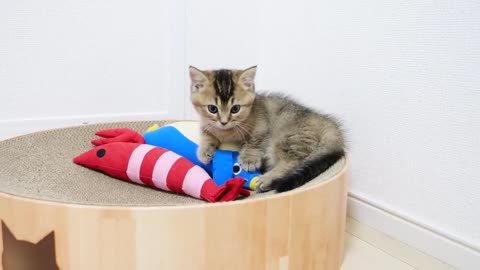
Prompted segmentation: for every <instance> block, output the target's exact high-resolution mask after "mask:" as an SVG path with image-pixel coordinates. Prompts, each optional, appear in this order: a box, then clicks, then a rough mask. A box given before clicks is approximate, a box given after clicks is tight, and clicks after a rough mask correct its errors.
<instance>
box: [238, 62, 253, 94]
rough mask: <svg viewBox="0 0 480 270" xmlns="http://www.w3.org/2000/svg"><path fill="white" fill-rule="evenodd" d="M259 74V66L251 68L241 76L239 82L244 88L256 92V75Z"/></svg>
mask: <svg viewBox="0 0 480 270" xmlns="http://www.w3.org/2000/svg"><path fill="white" fill-rule="evenodd" d="M256 73H257V66H253V67H249V68H247V69H245V70H244V71H242V74H240V77H239V80H238V81H239V82H240V84H242V86H243V87H244V88H245V89H247V90H250V91H255V75H256Z"/></svg>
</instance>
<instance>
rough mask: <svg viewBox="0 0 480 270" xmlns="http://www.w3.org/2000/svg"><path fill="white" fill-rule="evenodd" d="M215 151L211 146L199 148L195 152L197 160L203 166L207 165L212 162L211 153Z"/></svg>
mask: <svg viewBox="0 0 480 270" xmlns="http://www.w3.org/2000/svg"><path fill="white" fill-rule="evenodd" d="M215 150H217V149H216V148H215V147H213V146H212V145H207V146H199V147H198V150H197V158H198V160H200V162H202V163H203V164H208V163H210V162H211V161H212V158H213V153H215Z"/></svg>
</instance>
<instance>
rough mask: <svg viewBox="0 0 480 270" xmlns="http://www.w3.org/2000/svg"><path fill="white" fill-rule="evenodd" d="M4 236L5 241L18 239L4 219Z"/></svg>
mask: <svg viewBox="0 0 480 270" xmlns="http://www.w3.org/2000/svg"><path fill="white" fill-rule="evenodd" d="M2 237H3V242H7V240H10V241H13V240H16V239H15V236H14V235H13V233H12V232H11V231H10V229H9V228H8V227H7V224H5V222H3V220H2Z"/></svg>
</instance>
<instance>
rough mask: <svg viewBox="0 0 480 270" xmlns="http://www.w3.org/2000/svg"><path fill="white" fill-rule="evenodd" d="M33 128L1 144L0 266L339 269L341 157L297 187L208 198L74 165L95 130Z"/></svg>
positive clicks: (138, 126) (343, 193) (141, 126)
mask: <svg viewBox="0 0 480 270" xmlns="http://www.w3.org/2000/svg"><path fill="white" fill-rule="evenodd" d="M153 123H159V124H160V125H164V124H168V123H170V122H168V121H161V122H123V123H107V124H96V125H86V126H81V127H71V128H64V129H56V130H49V131H45V132H37V133H32V134H28V135H25V136H21V137H16V138H13V139H9V140H5V141H1V142H0V219H1V222H2V234H1V235H0V237H1V239H2V241H0V252H1V253H2V255H3V256H2V258H1V260H2V261H1V263H0V265H1V266H3V268H2V269H4V270H9V269H17V268H14V267H13V266H19V265H20V264H22V265H25V264H27V265H28V264H31V265H30V268H28V266H27V268H22V269H42V270H49V269H62V270H65V269H71V270H74V269H78V270H84V269H89V270H93V269H115V270H120V269H128V270H131V269H141V270H149V269H168V270H174V269H179V270H195V269H205V270H207V269H208V270H214V269H228V270H232V269H242V270H244V269H249V270H256V269H259V270H260V269H262V270H263V269H269V270H270V269H271V270H274V269H275V270H276V269H299V270H307V269H339V268H340V265H341V262H342V257H343V244H344V230H345V218H346V200H347V168H348V158H347V157H345V158H343V159H341V160H340V161H338V162H337V163H336V164H334V165H333V166H332V167H331V168H330V169H329V170H327V171H326V172H325V173H324V174H322V175H320V176H319V177H317V178H316V179H315V180H313V181H311V182H309V183H308V184H306V185H305V186H303V187H301V188H298V189H296V190H293V191H290V192H286V193H281V194H275V193H262V194H255V193H253V194H252V195H251V196H250V197H247V198H241V199H238V200H236V201H233V202H227V203H206V202H204V201H201V200H198V199H194V198H191V197H188V196H182V195H175V194H171V193H168V192H164V191H159V190H155V189H152V188H148V187H145V186H140V185H136V184H132V183H127V182H123V181H119V180H117V179H113V178H111V177H109V176H106V175H103V174H101V173H99V172H96V171H93V170H90V169H86V168H84V167H81V166H78V165H76V164H74V163H73V162H72V158H73V157H74V156H76V155H78V154H80V153H83V152H85V151H86V150H87V149H90V148H92V146H91V144H90V140H91V139H93V138H95V136H94V133H95V132H96V131H98V130H101V129H105V128H113V127H129V128H133V129H135V130H137V131H139V132H141V133H142V132H144V131H145V130H146V129H147V128H148V127H149V126H150V125H151V124H153Z"/></svg>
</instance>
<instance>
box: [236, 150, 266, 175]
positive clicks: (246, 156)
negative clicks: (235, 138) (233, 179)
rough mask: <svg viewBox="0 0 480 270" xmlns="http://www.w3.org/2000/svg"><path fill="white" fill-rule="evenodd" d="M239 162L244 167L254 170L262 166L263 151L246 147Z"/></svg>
mask: <svg viewBox="0 0 480 270" xmlns="http://www.w3.org/2000/svg"><path fill="white" fill-rule="evenodd" d="M238 162H239V163H240V166H241V167H242V169H244V170H246V171H248V172H254V171H257V170H259V169H260V167H261V166H262V152H261V151H260V150H256V149H246V150H242V151H241V152H240V156H239V157H238Z"/></svg>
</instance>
